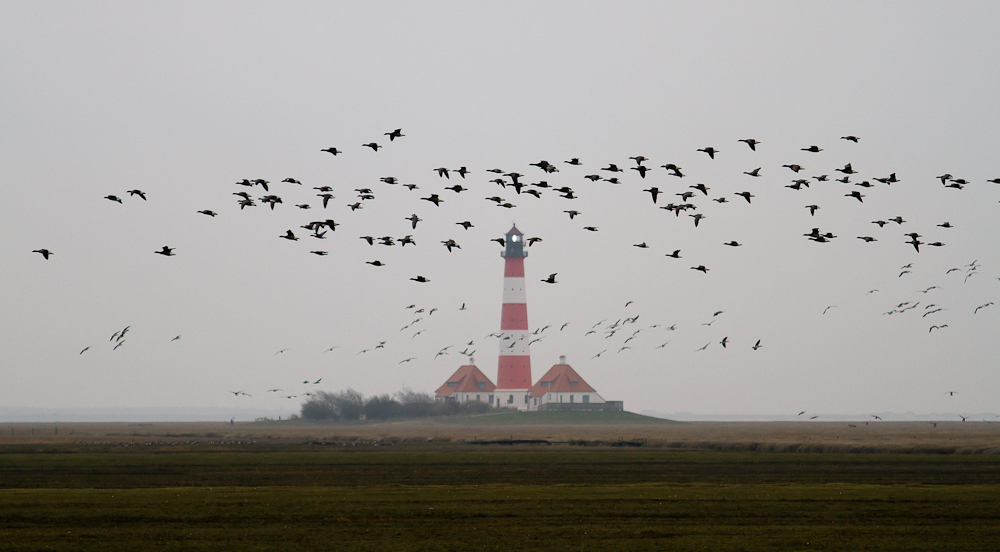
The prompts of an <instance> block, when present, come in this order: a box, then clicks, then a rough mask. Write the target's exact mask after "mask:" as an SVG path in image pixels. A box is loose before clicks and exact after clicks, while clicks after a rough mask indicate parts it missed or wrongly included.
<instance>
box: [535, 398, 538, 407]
mask: <svg viewBox="0 0 1000 552" xmlns="http://www.w3.org/2000/svg"><path fill="white" fill-rule="evenodd" d="M535 406H538V398H537V397H536V398H535Z"/></svg>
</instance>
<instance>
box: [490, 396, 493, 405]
mask: <svg viewBox="0 0 1000 552" xmlns="http://www.w3.org/2000/svg"><path fill="white" fill-rule="evenodd" d="M490 404H493V395H490Z"/></svg>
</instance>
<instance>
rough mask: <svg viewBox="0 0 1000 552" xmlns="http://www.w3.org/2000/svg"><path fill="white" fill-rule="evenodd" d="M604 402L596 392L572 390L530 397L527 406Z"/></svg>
mask: <svg viewBox="0 0 1000 552" xmlns="http://www.w3.org/2000/svg"><path fill="white" fill-rule="evenodd" d="M603 402H606V401H605V400H604V398H603V397H601V396H600V395H598V394H597V393H595V392H593V391H590V392H586V393H583V392H573V393H558V392H550V393H546V394H544V395H542V396H541V397H532V398H531V403H530V405H529V408H530V409H531V410H538V407H539V406H541V405H543V404H547V403H585V404H593V403H603Z"/></svg>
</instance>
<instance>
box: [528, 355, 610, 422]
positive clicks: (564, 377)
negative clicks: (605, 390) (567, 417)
mask: <svg viewBox="0 0 1000 552" xmlns="http://www.w3.org/2000/svg"><path fill="white" fill-rule="evenodd" d="M606 402H607V401H605V400H604V398H603V397H601V396H600V395H599V394H598V393H597V391H596V390H595V389H594V388H593V387H591V386H590V384H589V383H587V382H586V381H584V379H583V378H582V377H580V374H578V373H577V372H576V370H574V369H573V367H572V366H570V365H569V364H566V357H565V356H560V357H559V364H556V365H554V366H552V368H549V371H548V372H545V375H543V376H542V377H541V378H540V379H539V380H538V383H536V384H535V385H533V386H531V390H530V391H529V392H528V409H529V410H591V409H593V410H605V409H607V406H610V405H606V404H605V403H606ZM616 402H617V401H616ZM591 405H593V406H591ZM612 409H615V408H612ZM615 410H620V407H619V408H617V409H615Z"/></svg>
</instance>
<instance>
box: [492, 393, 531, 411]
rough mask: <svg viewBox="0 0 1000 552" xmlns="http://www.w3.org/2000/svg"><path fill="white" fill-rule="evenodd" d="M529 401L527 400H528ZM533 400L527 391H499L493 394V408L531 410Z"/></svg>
mask: <svg viewBox="0 0 1000 552" xmlns="http://www.w3.org/2000/svg"><path fill="white" fill-rule="evenodd" d="M526 399H527V400H526ZM530 399H531V398H530V397H528V390H527V389H497V390H496V391H494V392H493V406H496V407H513V408H516V409H518V410H528V409H530V403H529V402H528V401H529V400H530Z"/></svg>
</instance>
